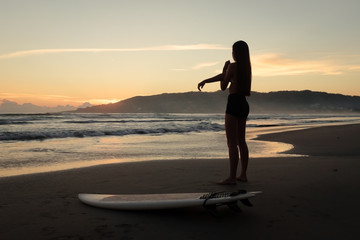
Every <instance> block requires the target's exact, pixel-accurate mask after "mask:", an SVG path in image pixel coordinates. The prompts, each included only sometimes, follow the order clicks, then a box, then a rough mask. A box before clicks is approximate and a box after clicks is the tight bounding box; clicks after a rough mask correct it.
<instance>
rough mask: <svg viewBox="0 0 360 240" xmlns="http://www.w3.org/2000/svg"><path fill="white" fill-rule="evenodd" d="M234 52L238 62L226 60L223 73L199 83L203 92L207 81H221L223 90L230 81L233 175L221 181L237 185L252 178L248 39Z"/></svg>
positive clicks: (228, 116)
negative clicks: (247, 135)
mask: <svg viewBox="0 0 360 240" xmlns="http://www.w3.org/2000/svg"><path fill="white" fill-rule="evenodd" d="M232 54H233V58H234V60H235V63H230V61H226V62H225V64H224V67H223V72H222V73H221V74H219V75H216V76H214V77H212V78H208V79H205V80H203V81H201V82H200V83H199V84H198V89H199V91H201V89H202V88H203V87H204V85H205V84H206V83H213V82H220V87H221V90H223V91H225V90H226V88H227V86H228V85H229V83H230V87H229V96H228V102H227V106H226V114H225V130H226V138H227V145H228V148H229V159H230V175H229V177H228V178H226V179H225V180H223V181H221V182H219V183H218V184H221V185H234V184H236V180H238V181H241V182H247V181H248V179H247V175H246V170H247V166H248V161H249V150H248V147H247V144H246V139H245V129H246V119H247V117H248V115H249V104H248V102H247V101H246V96H250V91H251V62H250V53H249V47H248V45H247V43H246V42H244V41H238V42H236V43H234V44H233V47H232ZM239 151H240V159H241V167H242V168H241V174H240V175H239V176H238V177H237V176H236V172H237V167H238V163H239Z"/></svg>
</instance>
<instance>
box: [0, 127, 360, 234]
mask: <svg viewBox="0 0 360 240" xmlns="http://www.w3.org/2000/svg"><path fill="white" fill-rule="evenodd" d="M359 135H360V125H344V126H333V127H319V128H312V129H307V130H299V131H292V132H285V133H276V134H270V135H264V136H261V137H259V139H262V140H269V141H282V142H287V143H291V144H293V145H294V146H295V148H294V149H293V150H291V151H290V153H297V154H305V155H309V156H308V157H283V158H257V159H251V160H250V164H249V172H248V177H249V182H248V183H238V184H237V185H236V186H218V185H216V184H215V182H217V181H218V180H221V179H223V178H224V177H226V175H227V173H228V163H227V161H228V160H226V159H207V160H179V161H177V160H171V161H152V162H151V161H149V162H138V163H123V164H112V165H102V166H95V167H88V168H81V169H73V170H67V171H59V172H52V173H41V174H33V175H24V176H16V177H6V178H0V189H1V196H0V216H1V218H0V236H1V239H4V240H5V239H6V240H7V239H28V238H31V239H219V238H221V239H226V238H242V239H340V238H341V239H357V238H358V237H359V236H360V221H359V214H360V207H359V202H360V191H359V189H360V174H359V169H360V141H359V138H358V136H359ZM237 189H246V190H248V191H263V194H261V195H259V196H257V197H255V198H253V199H252V202H253V204H254V207H252V208H249V207H245V206H244V207H242V210H243V211H242V212H241V213H235V212H232V211H230V210H229V209H227V208H225V207H224V208H220V209H219V213H220V217H219V218H214V217H212V216H210V215H209V214H208V213H207V212H206V211H205V210H204V209H202V208H201V207H199V208H188V209H175V210H166V211H165V210H163V211H140V212H134V211H131V212H126V211H113V210H105V209H98V208H93V207H89V206H86V205H84V204H82V203H81V202H80V201H79V200H78V199H77V194H78V193H80V192H83V193H84V192H88V193H122V194H125V193H176V192H207V191H209V192H212V191H224V190H230V191H231V190H237Z"/></svg>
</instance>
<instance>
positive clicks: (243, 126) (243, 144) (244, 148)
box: [237, 118, 249, 182]
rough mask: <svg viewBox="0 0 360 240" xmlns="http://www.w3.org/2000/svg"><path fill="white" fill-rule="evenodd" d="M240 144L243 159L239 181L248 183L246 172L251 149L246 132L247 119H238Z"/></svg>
mask: <svg viewBox="0 0 360 240" xmlns="http://www.w3.org/2000/svg"><path fill="white" fill-rule="evenodd" d="M237 125H238V131H237V133H238V135H237V137H238V144H239V149H240V158H241V175H240V176H239V177H238V178H237V179H238V180H239V181H242V182H247V175H246V170H247V166H248V162H249V149H248V146H247V144H246V138H245V132H246V118H240V119H238V124H237Z"/></svg>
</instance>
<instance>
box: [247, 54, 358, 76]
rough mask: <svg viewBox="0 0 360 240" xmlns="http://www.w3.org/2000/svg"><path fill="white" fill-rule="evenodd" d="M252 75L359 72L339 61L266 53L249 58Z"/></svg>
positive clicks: (352, 66)
mask: <svg viewBox="0 0 360 240" xmlns="http://www.w3.org/2000/svg"><path fill="white" fill-rule="evenodd" d="M251 60H252V68H253V75H255V76H262V77H264V76H286V75H305V74H314V73H315V74H321V75H340V74H343V73H344V72H345V71H354V70H359V69H360V65H352V64H345V63H341V62H340V61H341V59H337V60H336V61H335V60H331V59H319V60H298V59H292V58H289V57H286V56H285V55H284V54H280V53H267V54H259V55H253V56H252V57H251Z"/></svg>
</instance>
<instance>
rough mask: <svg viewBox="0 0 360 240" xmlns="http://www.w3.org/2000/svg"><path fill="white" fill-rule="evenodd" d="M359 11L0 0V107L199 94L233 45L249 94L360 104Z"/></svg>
mask: <svg viewBox="0 0 360 240" xmlns="http://www.w3.org/2000/svg"><path fill="white" fill-rule="evenodd" d="M359 11H360V1H358V0H342V1H338V0H304V1H295V0H281V1H278V0H274V1H268V0H262V1H256V0H254V1H242V0H237V1H233V0H228V1H226V0H224V1H220V0H218V1H213V0H181V1H179V0H176V1H172V0H163V1H160V0H159V1H152V0H141V1H140V0H133V1H121V0H97V1H95V0H42V1H40V0H31V1H29V0H23V1H21V0H0V37H1V44H0V103H1V100H3V99H7V100H10V101H15V102H17V103H19V104H23V103H33V104H37V105H42V106H56V105H65V104H71V105H80V104H82V103H83V102H90V103H92V104H102V103H109V102H115V101H119V100H123V99H126V98H129V97H132V96H137V95H152V94H159V93H165V92H168V93H172V92H188V91H196V90H197V89H196V87H197V83H198V82H199V81H201V80H203V79H205V78H208V77H211V76H213V75H215V74H217V73H219V72H220V71H221V69H222V66H223V64H224V62H225V61H226V60H229V59H231V60H232V57H231V56H232V55H231V45H232V44H233V43H234V42H235V41H237V40H244V41H246V42H247V43H248V44H249V47H250V54H251V61H252V67H253V84H252V90H253V91H258V92H269V91H279V90H304V89H309V90H313V91H325V92H330V93H341V94H345V95H356V96H360V78H359V77H360V45H359V44H360V25H359V23H360V14H359ZM218 89H219V85H218V84H214V85H212V86H210V85H206V86H205V88H204V90H205V91H215V90H218Z"/></svg>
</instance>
